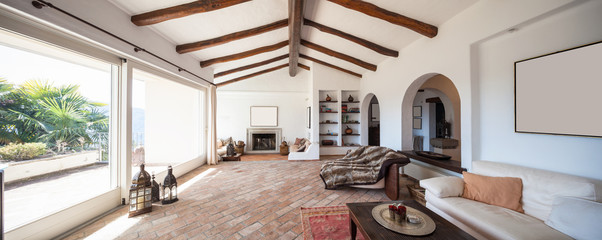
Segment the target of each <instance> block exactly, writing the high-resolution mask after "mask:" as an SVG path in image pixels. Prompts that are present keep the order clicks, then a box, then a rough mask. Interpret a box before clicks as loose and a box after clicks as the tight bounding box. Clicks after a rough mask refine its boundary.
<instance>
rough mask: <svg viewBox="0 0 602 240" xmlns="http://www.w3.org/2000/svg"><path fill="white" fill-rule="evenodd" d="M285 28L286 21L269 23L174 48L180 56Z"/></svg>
mask: <svg viewBox="0 0 602 240" xmlns="http://www.w3.org/2000/svg"><path fill="white" fill-rule="evenodd" d="M286 26H288V19H282V20H280V21H277V22H273V23H270V24H267V25H263V26H261V27H256V28H252V29H247V30H243V31H240V32H235V33H231V34H227V35H224V36H220V37H216V38H212V39H208V40H203V41H198V42H193V43H186V44H182V45H178V46H176V52H178V53H180V54H182V53H189V52H194V51H198V50H202V49H205V48H210V47H215V46H218V45H222V44H225V43H228V42H232V41H236V40H240V39H243V38H247V37H252V36H255V35H259V34H262V33H266V32H269V31H273V30H276V29H279V28H283V27H286Z"/></svg>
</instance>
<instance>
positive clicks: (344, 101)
mask: <svg viewBox="0 0 602 240" xmlns="http://www.w3.org/2000/svg"><path fill="white" fill-rule="evenodd" d="M341 103H360V101H353V102H349V101H342V102H341Z"/></svg>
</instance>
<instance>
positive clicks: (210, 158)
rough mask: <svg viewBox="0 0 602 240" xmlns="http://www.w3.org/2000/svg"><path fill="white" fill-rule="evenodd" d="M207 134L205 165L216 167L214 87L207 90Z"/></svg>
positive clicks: (215, 102) (215, 98) (215, 105)
mask: <svg viewBox="0 0 602 240" xmlns="http://www.w3.org/2000/svg"><path fill="white" fill-rule="evenodd" d="M209 90H210V91H209V92H210V93H209V95H210V96H209V98H210V101H209V109H208V110H209V114H208V116H209V119H208V120H209V121H208V123H209V133H208V134H207V138H208V139H207V142H208V143H209V144H207V147H208V148H209V149H207V164H209V165H217V163H218V161H219V157H218V156H217V146H216V141H217V133H216V127H215V126H216V123H215V121H216V114H217V91H216V90H217V88H216V86H210V88H209Z"/></svg>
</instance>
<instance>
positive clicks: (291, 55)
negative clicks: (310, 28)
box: [288, 0, 305, 77]
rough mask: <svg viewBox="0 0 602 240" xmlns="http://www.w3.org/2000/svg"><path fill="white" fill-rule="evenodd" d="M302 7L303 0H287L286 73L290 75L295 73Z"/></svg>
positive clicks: (301, 23) (301, 22)
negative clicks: (287, 50)
mask: <svg viewBox="0 0 602 240" xmlns="http://www.w3.org/2000/svg"><path fill="white" fill-rule="evenodd" d="M304 9H305V0H289V1H288V46H289V47H288V48H289V52H288V74H289V75H290V76H291V77H294V76H295V75H297V63H299V48H300V46H299V44H300V42H301V26H302V25H303V12H304Z"/></svg>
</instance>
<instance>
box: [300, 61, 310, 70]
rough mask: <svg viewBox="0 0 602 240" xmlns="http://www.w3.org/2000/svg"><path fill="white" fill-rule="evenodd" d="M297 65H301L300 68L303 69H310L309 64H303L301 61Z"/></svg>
mask: <svg viewBox="0 0 602 240" xmlns="http://www.w3.org/2000/svg"><path fill="white" fill-rule="evenodd" d="M297 66H299V67H300V68H303V69H305V70H307V71H309V66H306V65H303V64H301V63H298V64H297Z"/></svg>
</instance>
